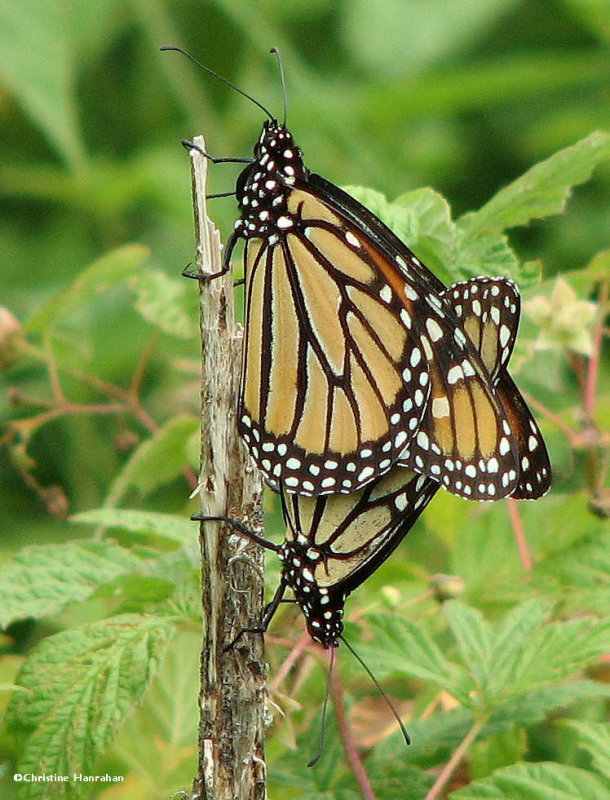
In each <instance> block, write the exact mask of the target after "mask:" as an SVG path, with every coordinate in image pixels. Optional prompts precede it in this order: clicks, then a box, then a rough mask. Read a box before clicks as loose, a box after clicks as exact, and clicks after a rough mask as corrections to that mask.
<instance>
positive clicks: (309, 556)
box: [279, 539, 346, 647]
mask: <svg viewBox="0 0 610 800" xmlns="http://www.w3.org/2000/svg"><path fill="white" fill-rule="evenodd" d="M279 556H280V559H281V561H282V563H283V565H284V575H285V579H286V583H287V584H288V586H290V587H291V588H292V590H293V592H294V597H295V600H296V601H297V603H298V604H299V606H300V607H301V610H302V611H303V614H304V616H305V622H306V624H307V631H308V633H309V635H310V636H311V638H312V639H313V640H314V641H316V642H319V643H320V644H321V645H322V646H323V647H337V643H338V642H337V640H338V639H339V637H340V636H341V633H342V632H343V605H344V603H345V597H346V595H345V593H344V592H342V591H341V590H340V589H338V588H337V587H332V586H328V587H326V586H323V585H321V584H320V582H319V576H320V575H324V574H325V572H326V571H325V568H324V563H323V556H322V553H321V552H320V551H319V549H318V548H317V547H313V546H311V545H310V544H305V543H300V542H299V541H298V540H291V539H288V540H286V542H284V545H283V546H282V549H281V551H280V554H279Z"/></svg>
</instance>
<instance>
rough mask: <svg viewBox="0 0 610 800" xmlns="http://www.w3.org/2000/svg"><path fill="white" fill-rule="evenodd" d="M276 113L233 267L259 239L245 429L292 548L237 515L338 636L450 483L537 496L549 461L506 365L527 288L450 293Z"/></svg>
mask: <svg viewBox="0 0 610 800" xmlns="http://www.w3.org/2000/svg"><path fill="white" fill-rule="evenodd" d="M166 49H177V48H166ZM204 69H207V68H205V67H204ZM208 71H209V70H208ZM213 74H215V73H213ZM217 77H220V76H217ZM222 80H224V79H222ZM233 88H235V87H233ZM238 91H241V90H238ZM242 94H243V92H242ZM246 96H247V95H246ZM250 99H252V98H250ZM254 102H256V104H257V105H259V107H261V108H262V106H260V104H259V103H258V102H257V101H254ZM263 110H264V111H265V113H266V114H267V115H268V117H269V120H267V121H266V122H265V123H264V125H263V129H262V133H261V136H260V138H259V140H258V143H257V144H256V146H255V149H254V157H253V158H252V159H250V160H249V162H250V163H249V164H248V166H247V167H246V168H245V169H244V171H243V172H242V173H241V175H240V176H239V178H238V180H237V187H236V196H237V200H238V204H239V208H240V214H241V215H240V218H239V219H238V220H237V222H236V224H235V230H234V232H233V234H232V236H231V238H230V240H229V242H228V245H227V248H226V254H225V267H224V269H225V270H226V269H228V267H229V260H230V258H231V255H232V252H233V249H234V247H235V245H236V243H237V242H238V240H239V239H243V240H245V252H244V259H245V276H246V340H245V349H244V363H243V373H242V380H241V389H240V395H239V408H238V418H239V421H238V427H239V431H240V433H241V435H242V437H243V439H244V441H245V442H246V444H247V446H248V448H249V450H250V453H251V455H252V457H253V458H254V460H255V461H256V463H257V465H258V467H259V468H260V469H261V471H262V472H263V474H264V475H265V478H266V480H267V482H268V483H269V485H270V486H271V487H272V488H274V489H276V490H279V491H280V492H281V494H282V498H283V506H284V512H285V517H286V520H287V525H288V532H287V538H286V541H285V542H284V544H283V545H282V546H279V547H278V546H277V545H273V544H272V543H270V542H265V541H264V540H260V539H258V537H254V536H253V534H251V533H249V532H247V531H246V530H245V529H243V528H242V527H241V526H239V525H238V524H236V527H237V528H238V529H240V530H242V531H243V532H244V533H247V534H248V535H251V536H253V538H256V539H257V541H261V543H262V544H265V545H266V546H267V547H270V548H271V549H274V550H276V551H277V552H278V555H279V556H280V557H281V558H282V560H283V562H284V572H283V577H282V582H281V585H280V587H279V589H278V592H277V593H276V598H275V601H274V603H273V604H272V607H271V609H270V611H271V612H272V611H273V610H274V608H275V607H276V606H277V603H278V602H279V600H280V599H281V596H282V595H283V592H284V590H285V588H286V587H287V586H290V587H291V588H292V589H293V590H294V592H295V598H296V600H297V602H298V603H299V605H300V606H301V608H302V610H303V612H304V615H305V617H306V620H307V625H308V630H309V632H310V633H311V635H312V636H313V638H315V639H316V640H317V641H320V642H321V643H322V644H324V645H325V646H327V647H328V646H334V645H336V644H337V639H338V637H339V636H340V633H341V629H342V623H341V615H342V611H343V604H344V602H345V598H346V597H347V594H349V592H351V591H352V590H353V589H354V588H355V587H356V586H358V585H359V584H360V583H361V582H362V581H363V580H365V579H366V578H367V577H368V575H370V574H371V573H372V572H373V571H374V570H375V569H376V568H377V566H379V564H380V563H381V562H382V561H383V560H385V558H387V557H388V555H389V554H390V553H391V552H392V551H393V550H394V548H395V547H396V546H397V545H398V543H399V542H400V541H401V540H402V538H403V537H404V536H405V535H406V533H407V532H408V530H409V529H410V527H412V525H413V523H414V522H415V520H416V519H417V517H418V516H419V514H420V513H421V511H422V510H423V508H424V507H425V505H426V504H427V502H429V500H430V499H431V497H432V496H433V495H434V493H435V491H436V490H437V489H438V488H439V486H443V488H445V489H447V490H449V491H451V492H453V493H454V494H457V495H460V496H463V497H466V498H470V499H477V500H496V499H500V498H503V497H508V496H512V497H515V498H529V499H534V498H536V497H539V496H541V495H542V494H544V493H545V492H546V491H547V490H548V488H549V485H550V475H551V473H550V465H549V461H548V455H547V452H546V448H545V446H544V442H543V440H542V437H541V434H540V431H539V429H538V427H537V425H536V423H535V421H534V420H533V418H532V416H531V414H530V412H529V410H528V408H527V406H526V404H525V402H524V400H523V398H522V397H521V395H520V393H519V391H518V390H517V388H516V387H515V385H514V383H513V382H512V380H511V378H510V376H509V375H508V372H507V371H506V364H507V362H508V359H509V357H510V354H511V351H512V347H513V344H514V340H515V335H516V328H517V323H518V316H519V296H518V292H517V290H516V287H515V286H514V284H513V283H512V282H510V281H505V280H503V279H486V278H481V279H475V280H473V281H469V282H466V283H463V284H457V285H456V286H454V287H452V288H451V289H449V290H448V289H447V288H446V287H445V286H444V285H443V284H442V283H441V282H440V281H439V280H438V279H437V278H436V277H435V276H434V275H433V274H432V273H431V272H430V271H429V270H428V269H427V268H426V267H425V265H424V264H422V262H421V261H419V259H418V258H417V257H416V256H415V255H414V254H413V253H412V252H411V251H410V250H409V249H408V248H407V247H406V245H404V244H403V243H402V242H401V241H400V240H399V239H398V238H397V237H396V236H395V235H394V234H393V233H392V232H391V231H390V230H389V229H388V228H387V227H386V226H385V225H384V224H383V223H382V222H381V221H380V220H379V219H378V218H377V217H375V216H374V215H373V214H372V213H371V212H370V211H368V210H367V209H366V208H365V207H364V206H362V205H361V204H360V203H358V202H357V201H356V200H354V199H353V198H351V197H350V196H349V195H347V194H346V193H344V192H343V191H341V190H340V189H338V188H337V187H336V186H334V185H332V184H330V183H328V182H327V181H325V180H324V179H323V178H321V177H320V176H318V175H315V174H312V173H310V172H309V170H308V169H307V168H306V167H305V165H304V163H303V160H302V156H301V152H300V150H299V148H298V147H297V146H296V145H295V143H294V140H293V137H292V135H291V133H290V132H289V131H288V130H287V128H286V124H285V120H284V122H283V123H281V124H280V123H278V122H277V120H276V119H274V117H273V116H272V115H271V114H270V113H269V112H268V111H267V110H266V109H264V108H263ZM212 160H215V159H212ZM218 160H220V161H232V160H233V161H242V162H243V161H244V160H246V159H218ZM268 618H269V615H267V621H268Z"/></svg>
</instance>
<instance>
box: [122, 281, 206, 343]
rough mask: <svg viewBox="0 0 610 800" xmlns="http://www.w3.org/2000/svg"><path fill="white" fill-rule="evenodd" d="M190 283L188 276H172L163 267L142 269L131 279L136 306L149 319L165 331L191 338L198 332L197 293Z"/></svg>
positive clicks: (182, 337) (172, 334)
mask: <svg viewBox="0 0 610 800" xmlns="http://www.w3.org/2000/svg"><path fill="white" fill-rule="evenodd" d="M187 283H188V281H185V280H184V278H181V279H180V280H178V279H176V278H170V277H169V276H168V275H166V274H165V273H164V272H161V271H160V270H142V271H140V272H138V273H136V274H135V275H134V276H133V278H132V280H131V286H132V288H133V289H134V290H135V292H136V300H135V303H134V306H135V308H136V310H137V311H138V312H139V313H140V314H141V315H142V316H143V317H144V319H145V320H147V322H150V324H151V325H154V326H155V327H157V328H160V329H161V330H162V331H163V332H164V333H168V334H170V336H177V337H178V338H180V339H190V338H192V337H193V336H195V335H196V333H197V326H196V323H195V321H194V320H195V314H194V311H195V308H196V305H195V304H196V296H197V295H196V293H195V292H193V291H192V289H193V287H192V286H190V285H189V286H187ZM189 290H190V291H189Z"/></svg>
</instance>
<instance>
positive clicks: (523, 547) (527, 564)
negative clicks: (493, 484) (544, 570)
mask: <svg viewBox="0 0 610 800" xmlns="http://www.w3.org/2000/svg"><path fill="white" fill-rule="evenodd" d="M508 514H509V516H510V521H511V525H512V526H513V533H514V535H515V541H516V542H517V549H518V550H519V557H520V558H521V564H522V566H523V569H524V570H525V571H526V572H530V571H531V569H532V557H531V555H530V551H529V547H528V544H527V538H526V536H525V531H524V530H523V524H522V522H521V514H519V508H518V507H517V501H516V500H513V499H512V498H511V497H509V498H508Z"/></svg>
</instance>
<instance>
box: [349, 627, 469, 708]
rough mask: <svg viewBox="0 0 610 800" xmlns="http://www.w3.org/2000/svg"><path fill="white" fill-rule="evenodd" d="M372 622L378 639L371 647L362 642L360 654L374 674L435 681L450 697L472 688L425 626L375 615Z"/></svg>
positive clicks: (461, 671) (464, 675)
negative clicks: (398, 675)
mask: <svg viewBox="0 0 610 800" xmlns="http://www.w3.org/2000/svg"><path fill="white" fill-rule="evenodd" d="M370 619H371V623H372V625H373V628H374V631H375V639H374V642H372V643H370V644H369V643H367V642H362V643H361V644H360V645H359V652H360V651H362V653H363V654H365V660H366V662H367V664H368V665H369V666H370V667H371V669H372V670H373V672H374V673H375V674H380V675H390V674H392V673H395V672H399V673H404V674H407V675H411V676H412V677H414V678H420V679H421V680H425V681H432V682H433V683H436V684H437V685H439V686H441V687H442V688H443V689H446V690H447V691H449V692H450V693H451V694H453V693H454V692H456V693H459V694H463V693H465V694H468V692H469V691H470V690H471V689H472V683H471V681H469V679H468V678H467V676H466V674H465V673H464V672H463V670H461V669H459V668H458V667H457V666H456V665H455V664H452V663H451V662H450V661H447V659H446V658H445V657H444V655H443V654H442V652H441V650H440V649H439V648H438V647H437V646H436V644H435V643H434V641H433V640H432V638H431V637H430V636H429V635H428V633H427V632H426V631H425V630H424V629H423V628H422V627H420V626H419V625H417V624H416V623H414V622H410V621H409V620H406V619H401V618H399V617H393V616H389V615H382V614H374V615H371V618H370ZM466 684H468V685H467V686H466Z"/></svg>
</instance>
